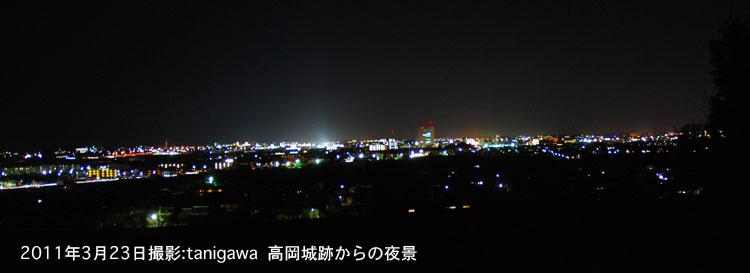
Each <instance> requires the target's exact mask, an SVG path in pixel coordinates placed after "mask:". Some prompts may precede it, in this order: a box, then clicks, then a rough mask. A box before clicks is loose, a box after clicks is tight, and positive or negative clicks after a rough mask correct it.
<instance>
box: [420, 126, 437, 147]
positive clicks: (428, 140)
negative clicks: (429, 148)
mask: <svg viewBox="0 0 750 273" xmlns="http://www.w3.org/2000/svg"><path fill="white" fill-rule="evenodd" d="M433 139H435V126H432V121H430V123H429V124H427V126H422V127H419V137H418V138H417V140H419V141H420V142H422V143H423V144H424V145H432V143H433Z"/></svg>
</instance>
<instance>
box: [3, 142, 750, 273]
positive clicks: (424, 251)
mask: <svg viewBox="0 0 750 273" xmlns="http://www.w3.org/2000/svg"><path fill="white" fill-rule="evenodd" d="M711 162H712V160H711V158H708V157H702V156H697V157H692V158H691V157H677V158H675V157H629V158H617V159H608V160H599V159H597V160H581V161H570V160H555V159H549V158H531V159H530V158H510V159H497V158H494V157H466V158H461V157H457V158H452V159H426V160H420V161H413V162H412V161H404V162H403V163H398V162H390V163H388V162H386V163H372V164H360V165H354V166H353V167H352V166H347V165H332V166H327V167H324V168H319V169H316V168H311V169H305V168H303V169H300V170H287V171H267V172H266V171H262V172H257V173H252V174H249V175H248V173H249V172H247V171H246V170H235V171H227V172H223V173H215V174H214V175H215V176H216V180H217V181H220V182H221V181H224V182H222V183H224V184H223V186H222V189H224V190H225V192H223V193H222V194H224V195H217V196H213V197H211V196H204V195H200V194H198V192H199V190H200V189H202V187H204V186H205V183H203V182H202V181H203V180H204V179H205V177H203V176H198V177H192V178H186V179H184V180H147V181H140V182H123V183H120V182H116V183H114V184H108V183H99V184H96V185H77V186H73V187H71V188H69V189H68V190H61V189H49V190H32V191H16V192H4V193H3V195H2V197H3V199H2V203H3V205H4V210H5V211H4V213H3V215H2V218H0V220H3V222H2V223H3V224H2V226H0V232H2V234H0V246H1V248H2V249H1V250H2V255H1V256H0V257H2V258H0V259H1V260H2V264H3V266H4V267H8V268H11V267H12V268H18V269H19V270H24V271H25V270H33V271H36V270H38V269H46V270H54V271H58V270H63V269H68V268H70V269H75V270H79V269H81V270H84V271H99V272H102V271H103V272H110V271H127V272H134V271H142V270H144V269H145V270H146V271H168V272H182V271H190V272H192V271H199V272H200V271H206V272H214V271H215V272H224V271H243V272H248V271H261V272H268V271H270V270H293V271H296V272H300V271H307V270H315V271H319V270H326V269H329V268H337V267H339V266H343V267H346V268H347V269H351V270H353V271H352V272H357V271H376V272H392V271H395V272H407V271H411V272H413V271H418V272H425V271H453V272H463V271H494V272H519V271H521V272H528V271H545V272H557V271H565V272H613V271H616V272H644V271H646V272H685V271H697V272H746V271H748V269H750V263H749V262H748V261H749V259H748V254H749V253H750V232H748V230H750V222H749V221H748V215H749V214H748V211H747V209H746V207H745V206H744V205H743V204H744V201H743V200H742V198H737V196H742V195H743V194H741V193H737V192H735V193H732V194H729V196H732V197H734V198H735V199H732V198H720V195H719V191H717V190H715V189H716V188H715V187H712V184H711V183H712V182H711V181H713V180H712V178H711V177H714V176H716V175H715V174H716V172H717V170H721V169H720V168H718V167H717V166H718V164H716V163H713V165H712V163H711ZM714 162H715V161H714ZM475 165H481V168H475V167H474V166H475ZM649 166H653V167H654V168H650V167H649ZM667 167H669V168H670V170H671V171H670V177H671V179H672V180H670V181H676V182H674V183H673V184H668V185H661V184H658V183H659V180H657V179H656V178H655V176H654V175H653V174H652V173H650V172H654V171H659V169H660V168H661V169H666V168H667ZM602 170H606V174H604V173H602V172H601V171H602ZM454 172H455V174H458V176H457V177H458V178H455V177H453V176H452V178H448V176H447V175H448V174H453V173H454ZM496 172H502V173H501V178H500V179H501V180H500V181H502V182H503V183H505V184H504V185H503V187H502V188H500V187H499V186H498V185H496V183H497V181H498V180H489V179H492V177H495V176H496ZM589 174H594V175H589ZM487 177H489V178H487ZM496 178H497V177H496ZM477 179H488V180H485V181H493V182H491V183H492V184H495V185H494V186H492V185H490V182H487V184H488V185H487V187H485V186H484V185H482V186H477V184H476V182H477V181H478V180H477ZM714 179H724V180H726V179H728V177H727V176H718V178H714ZM738 181H739V180H738ZM471 182H474V183H475V184H471ZM343 184H345V187H346V188H349V187H356V188H357V191H356V192H355V191H343V193H341V191H339V190H340V189H339V188H340V185H343ZM446 184H447V185H450V188H449V190H446V189H445V188H444V185H446ZM655 185H658V186H655ZM507 186H512V190H506V188H507ZM492 187H494V188H492ZM696 188H698V189H701V192H700V194H698V195H691V196H682V195H681V194H676V192H678V191H681V189H688V190H691V191H692V192H693V193H695V191H694V190H695V189H696ZM363 189H366V190H363ZM602 189H605V190H602ZM300 190H301V191H303V192H305V193H308V192H309V193H310V194H309V195H304V198H303V197H300V196H303V194H296V195H295V193H296V192H297V191H300ZM245 193H250V194H247V195H246V194H245ZM339 194H344V195H351V196H352V198H353V199H354V200H355V202H354V203H353V204H352V205H351V206H342V205H340V203H336V202H339V201H337V200H340V199H338V198H336V196H337V195H339ZM723 194H726V193H723ZM248 196H249V197H248ZM294 196H297V197H294ZM243 197H248V198H245V199H243ZM38 198H43V199H44V202H43V203H41V204H44V206H40V204H35V202H34V201H35V200H37V199H38ZM227 202H229V203H232V204H237V208H236V210H232V212H227V211H226V210H222V209H217V208H220V207H221V206H222V204H224V203H227ZM192 205H206V206H209V207H211V208H212V209H211V210H210V211H209V214H208V216H207V217H204V219H203V221H194V220H195V219H193V220H191V221H192V222H171V223H170V222H169V221H172V220H165V222H164V223H163V226H161V227H156V228H146V227H139V226H138V223H129V224H128V223H127V221H125V220H117V221H120V222H117V221H115V222H113V221H114V220H107V219H110V218H111V217H109V216H108V213H110V212H112V211H127V210H131V211H134V213H136V214H137V213H145V214H143V215H136V216H135V218H137V219H141V220H142V218H144V219H145V218H146V217H148V208H158V207H167V206H168V207H177V208H179V207H182V206H192ZM451 205H455V206H456V208H455V209H451V208H449V207H450V206H451ZM464 205H470V206H469V207H467V208H463V206H464ZM310 207H315V208H317V209H319V210H322V212H321V215H320V218H316V219H304V218H306V217H291V218H288V217H287V216H290V215H291V216H294V215H295V214H296V213H297V212H295V209H302V210H305V209H306V210H309V208H310ZM352 207H353V208H354V209H352ZM409 208H416V211H415V213H408V212H407V209H409ZM139 209H141V210H139ZM290 211H291V212H292V213H290ZM118 213H119V212H118ZM357 215H359V216H357ZM281 216H284V217H281ZM308 218H309V217H308ZM170 219H172V218H170ZM175 219H176V218H175ZM191 219H192V218H191ZM280 219H281V220H280ZM283 219H287V220H283ZM126 220H127V219H126ZM122 221H125V222H122ZM174 221H177V220H174ZM141 222H143V221H141ZM113 223H115V224H116V223H119V224H121V225H124V224H122V223H125V224H128V225H127V226H126V227H123V226H116V225H115V224H113ZM141 224H142V223H141ZM24 245H28V246H34V245H37V246H51V247H54V246H62V247H65V246H67V245H74V246H84V245H89V246H92V247H93V246H97V245H104V246H113V245H127V246H146V248H148V246H151V245H161V246H168V245H173V246H180V247H181V248H182V249H185V248H187V247H191V248H203V249H211V248H213V247H214V246H215V247H216V248H218V249H256V250H257V251H258V260H255V261H247V260H244V261H237V260H235V261H226V262H225V263H218V262H216V261H206V260H203V261H186V260H179V261H172V262H164V261H161V262H156V261H132V260H130V261H80V260H79V261H75V262H70V261H65V262H61V261H56V260H54V259H53V260H51V261H50V260H36V261H35V260H21V259H20V257H21V255H22V246H24ZM274 245H279V246H311V245H314V246H331V247H333V248H337V247H338V246H342V247H345V248H349V249H350V250H351V249H353V248H355V246H361V247H362V248H363V249H364V251H367V249H369V248H370V247H375V246H377V247H387V246H391V245H393V246H405V245H413V246H415V247H416V250H417V254H416V261H413V262H404V261H398V262H397V261H389V262H386V261H361V262H354V261H352V260H353V259H352V258H349V259H348V260H347V261H344V262H342V261H326V262H321V261H317V262H301V261H286V262H268V253H269V248H268V247H269V246H274Z"/></svg>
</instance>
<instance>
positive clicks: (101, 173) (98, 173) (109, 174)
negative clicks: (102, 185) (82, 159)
mask: <svg viewBox="0 0 750 273" xmlns="http://www.w3.org/2000/svg"><path fill="white" fill-rule="evenodd" d="M118 175H119V174H118V171H115V170H90V171H89V177H102V178H114V177H117V176H118Z"/></svg>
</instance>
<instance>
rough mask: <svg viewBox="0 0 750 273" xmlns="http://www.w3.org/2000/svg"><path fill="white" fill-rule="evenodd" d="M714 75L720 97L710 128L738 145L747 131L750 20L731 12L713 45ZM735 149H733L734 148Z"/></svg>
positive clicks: (712, 109)
mask: <svg viewBox="0 0 750 273" xmlns="http://www.w3.org/2000/svg"><path fill="white" fill-rule="evenodd" d="M711 66H712V68H713V69H712V70H711V75H712V76H713V81H714V84H716V87H717V88H718V93H717V94H716V95H715V96H714V97H712V98H711V101H710V105H709V107H710V113H709V117H708V127H709V129H710V130H711V131H713V132H714V133H715V134H717V133H718V134H719V135H724V136H726V137H727V139H728V142H729V143H731V144H736V143H737V141H738V140H739V138H741V137H742V136H743V135H744V133H745V131H746V128H745V125H744V124H745V122H744V120H743V119H744V118H745V117H746V116H747V115H748V107H749V106H748V105H746V102H747V95H748V92H750V19H749V18H748V15H747V13H745V14H744V15H742V16H735V15H733V14H732V13H731V12H730V14H729V17H728V19H727V21H726V22H724V24H723V25H722V27H721V29H720V30H719V35H718V37H717V38H715V39H713V40H712V41H711ZM732 146H733V145H732Z"/></svg>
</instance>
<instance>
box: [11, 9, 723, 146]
mask: <svg viewBox="0 0 750 273" xmlns="http://www.w3.org/2000/svg"><path fill="white" fill-rule="evenodd" d="M69 2H73V1H61V2H58V3H54V4H51V3H50V4H48V3H40V2H37V1H33V2H32V1H24V2H22V3H16V4H9V5H8V6H7V7H5V8H4V10H5V11H4V12H3V13H5V14H4V15H5V16H3V19H2V20H3V29H4V31H3V33H4V35H3V36H5V37H4V39H3V41H4V44H5V45H6V47H5V49H4V51H5V52H4V54H3V59H4V60H3V63H4V66H5V69H4V70H5V73H3V74H4V75H5V77H4V78H5V80H4V81H3V82H4V83H3V88H2V89H3V91H2V94H3V95H2V106H1V107H2V110H0V111H2V112H0V113H2V117H3V121H2V123H1V124H2V130H1V131H0V149H16V148H29V147H33V148H37V147H38V148H43V147H55V146H68V145H73V146H80V145H90V144H94V145H134V144H144V145H155V144H159V143H163V141H164V139H165V138H169V139H171V142H173V143H177V144H205V143H213V142H230V141H231V142H234V141H250V142H255V141H280V140H310V141H324V140H337V139H339V140H345V139H351V138H379V137H387V136H389V135H390V131H391V130H396V136H398V137H402V138H414V137H416V134H417V130H416V129H417V127H418V126H419V125H421V124H423V123H426V122H427V121H429V120H432V121H433V122H434V123H435V127H436V134H437V135H438V136H484V135H495V134H501V135H517V134H539V133H543V134H547V133H609V132H632V131H652V132H658V131H665V130H671V129H674V128H677V127H679V126H680V125H682V124H684V123H686V122H688V121H690V120H700V119H702V118H703V104H704V102H705V96H706V95H704V94H708V95H710V94H713V92H714V91H713V90H715V88H714V87H713V85H712V83H711V80H710V75H709V74H708V73H709V70H710V67H709V64H708V62H709V57H710V56H709V50H708V43H709V40H710V39H711V38H712V37H714V36H715V35H716V31H717V29H718V27H719V25H720V23H721V22H722V20H723V19H724V16H725V15H726V13H727V7H728V4H727V2H728V1H708V0H707V1H602V0H596V1H500V0H498V1H488V2H468V1H451V2H447V3H438V2H436V1H415V2H411V1H392V2H391V1H356V2H359V3H350V2H354V1H341V2H327V1H294V2H284V1H268V2H258V1H248V2H251V3H244V2H245V1H236V2H237V3H234V2H233V3H229V2H230V1H227V2H223V3H215V2H219V1H204V2H203V3H181V4H174V3H172V4H155V3H142V4H134V3H132V1H116V2H117V3H101V2H112V1H98V2H89V3H69ZM148 2H155V1H148ZM176 2H180V1H176Z"/></svg>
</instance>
